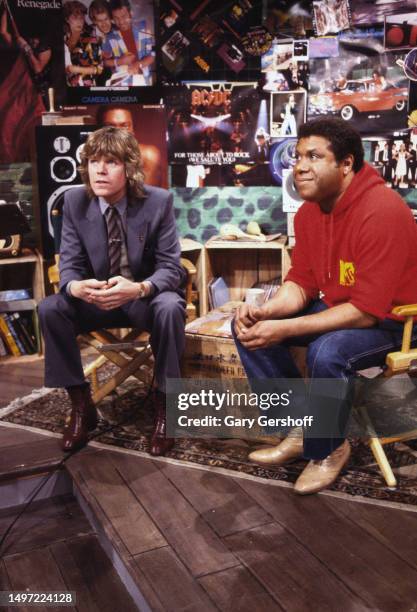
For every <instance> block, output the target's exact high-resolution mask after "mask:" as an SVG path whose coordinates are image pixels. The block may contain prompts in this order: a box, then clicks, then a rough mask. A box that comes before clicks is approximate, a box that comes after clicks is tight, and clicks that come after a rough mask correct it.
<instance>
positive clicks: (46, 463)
mask: <svg viewBox="0 0 417 612" xmlns="http://www.w3.org/2000/svg"><path fill="white" fill-rule="evenodd" d="M17 431H20V430H19V429H16V428H15V429H14V432H15V436H16V435H17V434H16V432H17ZM63 457H64V453H63V452H62V450H61V447H60V440H59V439H58V438H51V437H48V436H43V435H41V434H39V437H38V439H37V440H36V439H35V440H32V441H31V440H28V441H26V442H25V443H23V444H22V443H21V442H20V440H19V443H18V444H15V445H14V446H8V448H7V452H4V453H1V454H0V480H2V479H8V478H9V477H10V475H14V477H15V478H18V477H20V476H25V475H27V474H35V473H37V472H42V471H44V470H50V469H52V468H54V467H56V466H57V465H58V464H59V463H60V461H61V460H62V459H63Z"/></svg>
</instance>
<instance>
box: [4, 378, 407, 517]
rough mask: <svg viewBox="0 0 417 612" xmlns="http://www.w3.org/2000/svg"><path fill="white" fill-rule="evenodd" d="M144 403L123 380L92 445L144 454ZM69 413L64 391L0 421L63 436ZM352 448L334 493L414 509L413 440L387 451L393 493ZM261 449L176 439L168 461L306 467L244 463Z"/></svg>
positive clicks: (15, 408)
mask: <svg viewBox="0 0 417 612" xmlns="http://www.w3.org/2000/svg"><path fill="white" fill-rule="evenodd" d="M143 398H144V393H143V391H141V390H140V389H138V387H137V385H136V383H135V382H130V381H126V382H125V383H124V386H123V388H121V392H120V394H117V395H116V394H114V395H112V396H109V397H107V398H106V399H105V400H103V401H102V402H101V403H100V405H99V413H100V424H99V431H100V432H101V433H100V435H99V436H98V437H97V438H96V440H97V441H98V442H100V443H103V444H109V445H112V446H118V447H122V448H126V449H130V450H133V451H135V450H137V451H145V452H147V451H148V448H149V438H150V434H151V431H152V423H153V411H152V405H151V401H150V400H148V405H147V406H143ZM413 404H414V402H413ZM414 405H415V404H414ZM69 410H70V404H69V401H68V398H67V394H66V392H65V391H63V390H53V391H51V392H50V393H47V394H45V395H42V394H38V395H36V394H34V399H31V398H30V401H29V402H28V403H25V401H24V398H23V400H18V401H15V402H14V403H13V404H12V405H11V406H10V408H9V409H4V410H2V411H1V413H2V417H3V418H2V420H5V421H9V422H11V423H15V424H18V425H22V426H28V427H35V428H38V429H43V430H48V431H52V432H56V433H61V432H62V431H63V427H64V422H65V418H66V415H67V414H68V413H69ZM129 415H130V421H129V422H127V423H126V424H124V425H116V427H114V429H112V431H106V430H107V429H109V428H110V427H111V426H112V425H115V424H116V423H119V422H121V421H122V420H123V419H126V417H129ZM352 445H353V452H352V458H351V460H350V463H349V465H348V466H347V469H346V470H345V471H344V473H343V475H342V476H341V477H340V478H339V479H338V481H337V482H336V483H335V484H334V485H333V487H332V490H333V491H334V492H336V493H343V494H346V493H347V494H349V495H352V496H361V497H366V498H371V499H374V500H379V501H380V502H390V503H401V504H410V505H414V506H416V507H417V441H410V442H407V443H397V444H393V445H391V446H386V447H385V450H386V452H387V455H388V457H389V460H390V463H391V465H392V466H393V468H394V472H395V474H396V476H397V477H398V480H399V484H398V487H397V489H396V490H389V489H388V488H387V487H386V486H385V482H384V480H383V478H382V475H381V474H380V472H379V469H378V467H377V466H376V464H375V462H374V460H373V456H372V454H371V452H370V450H369V448H368V447H367V445H366V444H364V443H362V442H360V441H357V440H352ZM261 446H262V445H260V444H259V442H255V441H253V440H251V441H246V440H237V439H233V440H232V439H227V440H218V439H180V440H177V442H176V444H175V447H174V449H173V450H172V451H171V452H170V453H169V454H168V456H169V457H171V458H173V459H176V460H179V461H183V462H185V463H196V464H199V465H203V466H206V467H208V468H209V467H210V466H213V467H216V468H223V469H226V470H230V472H231V475H232V474H233V472H240V473H244V474H249V475H252V476H257V477H260V478H265V479H270V480H275V481H282V482H287V483H293V482H295V480H296V479H297V477H298V475H299V474H300V472H301V471H302V470H303V468H304V466H305V462H304V461H299V462H296V463H293V464H291V465H289V466H285V467H268V468H265V467H260V466H257V465H254V464H252V463H250V462H248V461H247V455H248V453H249V452H250V451H252V450H255V449H256V448H260V447H261Z"/></svg>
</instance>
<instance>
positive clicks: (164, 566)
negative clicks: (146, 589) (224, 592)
mask: <svg viewBox="0 0 417 612" xmlns="http://www.w3.org/2000/svg"><path fill="white" fill-rule="evenodd" d="M135 563H136V564H137V566H138V567H140V569H141V570H142V572H143V574H144V575H145V576H146V578H147V579H148V580H149V582H150V584H152V586H153V588H154V590H155V592H157V593H158V597H159V599H160V600H161V604H162V605H163V606H164V609H165V610H169V611H170V612H177V611H180V610H186V611H187V612H211V611H213V610H216V607H215V606H214V605H213V603H212V602H211V601H210V598H209V597H208V596H207V594H206V592H205V591H204V589H203V588H202V587H201V586H200V585H199V584H198V582H197V581H196V580H194V579H193V578H192V576H191V575H190V573H189V572H188V571H187V569H186V568H185V566H184V565H183V564H182V563H181V561H180V560H179V559H178V557H177V555H176V554H175V553H174V551H173V550H172V548H171V547H170V546H167V547H165V548H159V549H158V550H152V551H150V552H147V553H143V554H142V555H137V556H136V557H135Z"/></svg>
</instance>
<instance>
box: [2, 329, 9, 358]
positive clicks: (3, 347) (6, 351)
mask: <svg viewBox="0 0 417 612" xmlns="http://www.w3.org/2000/svg"><path fill="white" fill-rule="evenodd" d="M6 355H8V350H7V346H6V343H5V342H4V340H3V337H2V335H1V332H0V357H6Z"/></svg>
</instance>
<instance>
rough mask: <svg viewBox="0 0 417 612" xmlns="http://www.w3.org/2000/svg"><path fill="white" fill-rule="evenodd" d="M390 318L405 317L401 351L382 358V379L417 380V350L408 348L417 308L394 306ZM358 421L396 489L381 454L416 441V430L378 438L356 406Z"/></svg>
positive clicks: (361, 406) (363, 409)
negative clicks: (393, 446)
mask: <svg viewBox="0 0 417 612" xmlns="http://www.w3.org/2000/svg"><path fill="white" fill-rule="evenodd" d="M392 314H395V315H398V316H400V317H405V322H404V331H403V337H402V344H401V350H399V351H395V352H392V353H388V355H387V356H386V358H385V368H384V370H383V372H382V376H384V377H392V376H396V375H398V374H408V375H409V376H410V377H411V378H413V377H417V348H414V349H412V348H411V336H412V331H413V323H414V316H416V315H417V304H407V305H404V306H397V307H396V308H394V309H393V310H392ZM355 410H356V413H357V415H358V417H359V420H360V421H361V422H362V424H363V426H364V427H365V429H366V431H367V433H368V434H369V439H368V445H369V447H370V449H371V451H372V454H373V456H374V458H375V461H376V462H377V464H378V466H379V468H380V470H381V472H382V475H383V476H384V479H385V481H386V483H387V485H388V486H389V487H392V488H393V487H396V486H397V479H396V477H395V475H394V473H393V471H392V468H391V465H390V463H389V461H388V458H387V456H386V454H385V451H384V448H383V447H384V445H386V444H393V443H394V442H404V441H406V440H413V439H414V438H417V429H411V430H409V431H406V432H404V433H401V434H398V435H393V436H387V437H381V438H380V437H378V435H377V434H376V432H375V428H374V426H373V423H372V421H371V419H370V417H369V414H368V410H367V408H366V406H365V405H364V404H362V403H360V404H358V405H356V406H355Z"/></svg>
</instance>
